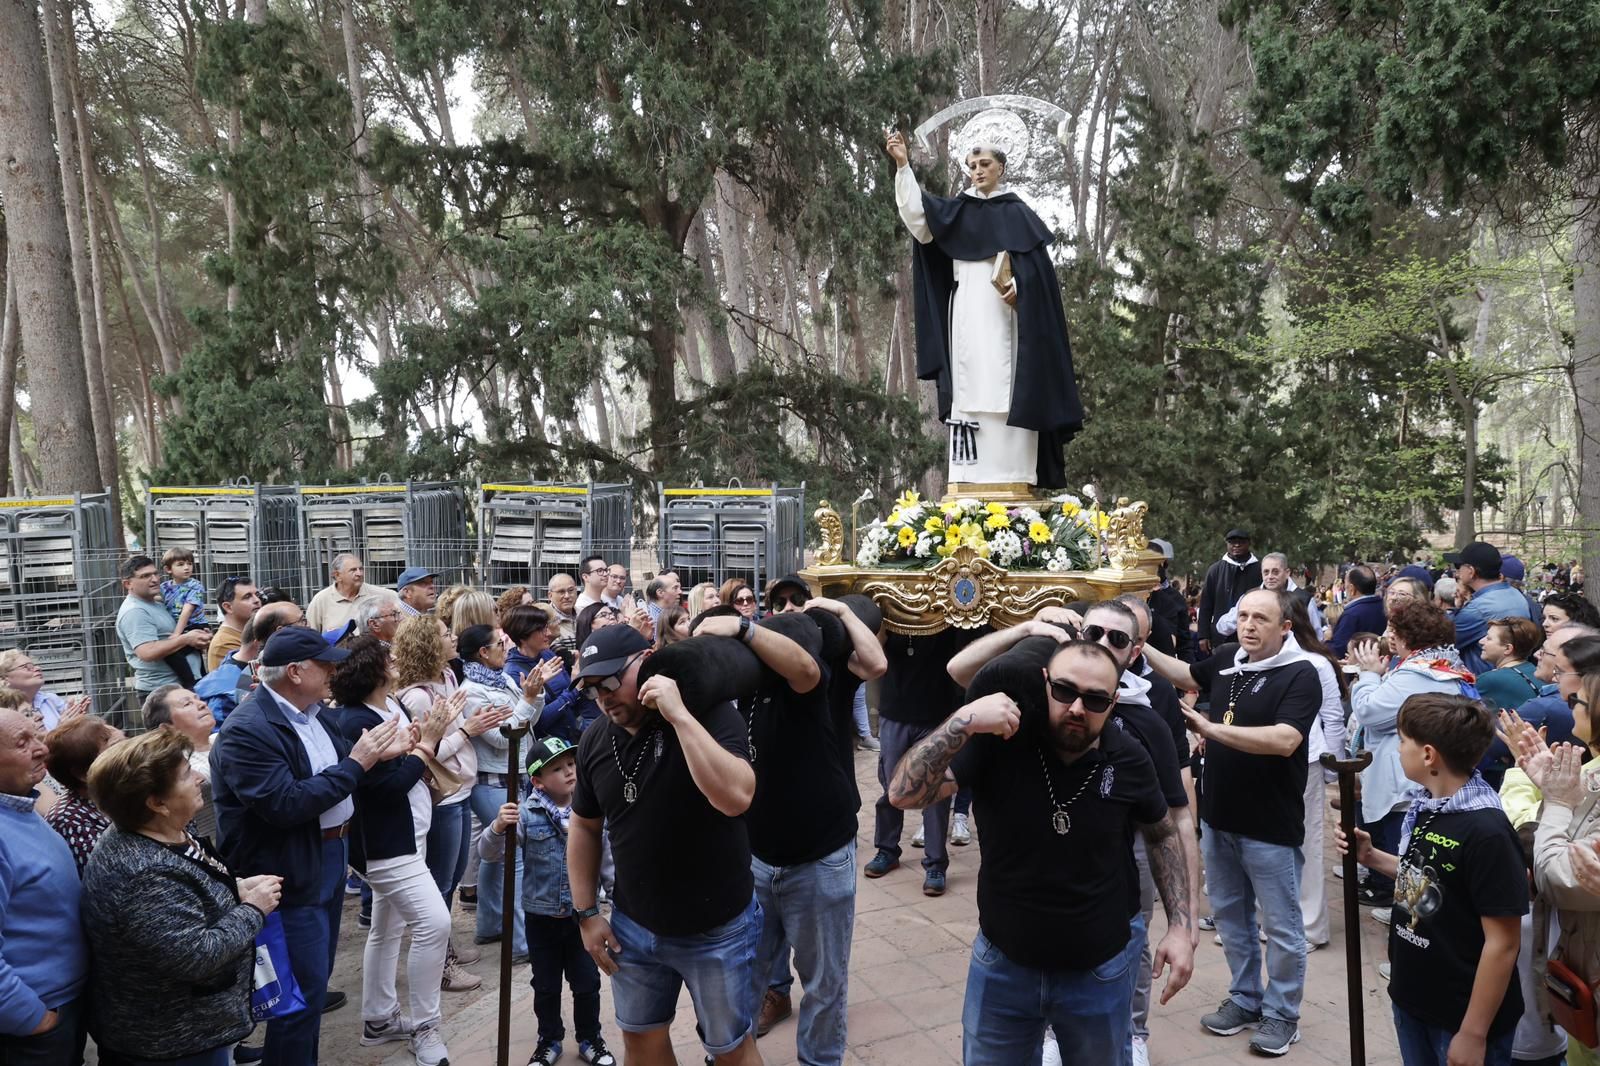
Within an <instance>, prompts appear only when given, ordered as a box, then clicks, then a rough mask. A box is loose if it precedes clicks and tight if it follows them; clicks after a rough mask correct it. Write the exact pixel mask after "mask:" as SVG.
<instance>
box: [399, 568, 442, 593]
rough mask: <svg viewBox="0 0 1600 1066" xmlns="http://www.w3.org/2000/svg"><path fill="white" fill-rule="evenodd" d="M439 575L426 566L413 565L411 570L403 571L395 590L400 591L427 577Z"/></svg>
mask: <svg viewBox="0 0 1600 1066" xmlns="http://www.w3.org/2000/svg"><path fill="white" fill-rule="evenodd" d="M438 576H439V575H438V574H436V573H434V572H433V571H432V570H429V569H428V568H427V567H425V566H413V567H411V568H410V569H409V570H404V571H401V574H400V577H399V578H398V579H397V580H396V581H395V583H394V590H395V591H396V592H399V591H400V590H401V589H403V588H405V587H406V586H407V585H410V584H414V583H416V582H418V581H422V580H424V579H426V578H430V577H438Z"/></svg>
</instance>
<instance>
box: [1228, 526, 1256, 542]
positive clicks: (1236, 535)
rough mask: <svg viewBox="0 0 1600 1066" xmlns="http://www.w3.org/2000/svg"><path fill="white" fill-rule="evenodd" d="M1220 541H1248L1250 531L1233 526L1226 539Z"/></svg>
mask: <svg viewBox="0 0 1600 1066" xmlns="http://www.w3.org/2000/svg"><path fill="white" fill-rule="evenodd" d="M1222 539H1223V540H1249V539H1250V531H1249V530H1247V529H1240V528H1239V527H1238V526H1235V527H1233V528H1232V529H1230V530H1228V535H1227V536H1226V537H1223V538H1222Z"/></svg>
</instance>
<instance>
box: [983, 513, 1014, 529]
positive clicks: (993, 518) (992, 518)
mask: <svg viewBox="0 0 1600 1066" xmlns="http://www.w3.org/2000/svg"><path fill="white" fill-rule="evenodd" d="M983 524H984V527H985V528H987V529H1004V528H1006V527H1007V526H1009V525H1010V524H1011V519H1010V518H1007V517H1006V514H1005V512H1004V511H1001V512H1000V513H999V514H995V513H993V512H990V514H989V517H988V518H986V519H984V520H983Z"/></svg>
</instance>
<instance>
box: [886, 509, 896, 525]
mask: <svg viewBox="0 0 1600 1066" xmlns="http://www.w3.org/2000/svg"><path fill="white" fill-rule="evenodd" d="M899 524H900V508H898V507H896V508H895V509H894V510H892V511H890V512H889V520H888V521H887V522H885V523H884V525H889V526H897V525H899Z"/></svg>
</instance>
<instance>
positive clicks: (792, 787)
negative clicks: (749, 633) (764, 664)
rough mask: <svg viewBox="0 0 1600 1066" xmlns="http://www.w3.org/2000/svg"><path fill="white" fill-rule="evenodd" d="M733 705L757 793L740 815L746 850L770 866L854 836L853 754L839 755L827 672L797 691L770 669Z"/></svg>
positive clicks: (816, 853)
mask: <svg viewBox="0 0 1600 1066" xmlns="http://www.w3.org/2000/svg"><path fill="white" fill-rule="evenodd" d="M764 673H765V674H766V675H767V676H766V680H765V682H764V683H763V684H762V686H761V688H760V689H759V690H758V691H757V692H756V694H755V695H754V696H752V697H750V698H749V699H747V700H745V701H743V702H742V704H741V706H740V710H741V711H742V712H743V713H744V715H745V718H746V721H747V722H748V724H749V730H750V742H751V746H752V747H753V748H754V751H755V757H754V759H753V765H754V766H755V769H756V796H755V800H754V801H753V802H752V803H751V804H750V810H749V812H748V813H747V814H746V815H745V822H746V824H747V825H748V826H749V827H750V850H751V852H753V853H754V854H755V856H756V857H757V858H758V859H760V860H761V861H762V862H764V863H766V864H767V865H769V866H796V865H799V864H800V863H806V862H814V861H816V860H817V859H820V858H822V857H823V856H824V855H827V854H829V853H831V852H834V851H837V850H839V849H840V848H842V847H844V846H845V845H846V844H848V843H849V842H850V840H851V839H852V838H853V837H854V836H855V835H856V811H857V810H859V809H860V807H861V798H860V794H859V793H858V792H857V790H856V788H855V777H856V774H855V756H854V753H853V752H852V754H851V755H850V756H848V757H846V756H845V755H844V749H842V748H841V747H840V744H839V737H838V723H837V720H836V718H835V716H834V714H833V701H832V699H831V698H830V688H829V671H828V669H827V668H826V667H823V668H822V675H823V676H822V681H821V683H819V684H818V685H817V687H816V688H814V689H812V690H811V691H810V692H806V693H797V692H795V691H794V690H793V689H792V688H790V687H789V685H788V684H787V683H786V682H785V681H784V680H783V679H782V678H781V677H778V676H777V675H776V674H773V673H772V672H771V671H770V670H769V671H764Z"/></svg>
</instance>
